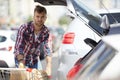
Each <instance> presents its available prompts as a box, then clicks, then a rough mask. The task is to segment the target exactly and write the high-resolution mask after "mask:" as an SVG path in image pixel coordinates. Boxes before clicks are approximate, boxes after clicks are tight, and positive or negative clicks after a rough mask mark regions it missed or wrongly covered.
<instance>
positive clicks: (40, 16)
mask: <svg viewBox="0 0 120 80" xmlns="http://www.w3.org/2000/svg"><path fill="white" fill-rule="evenodd" d="M46 18H47V17H46V14H45V13H44V12H42V13H38V12H37V11H36V12H34V23H35V25H37V26H40V27H41V26H43V24H44V22H45V21H46Z"/></svg>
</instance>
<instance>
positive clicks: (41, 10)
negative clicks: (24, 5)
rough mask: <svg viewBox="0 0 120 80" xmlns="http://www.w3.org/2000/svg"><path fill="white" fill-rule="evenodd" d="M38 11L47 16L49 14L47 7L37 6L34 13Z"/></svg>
mask: <svg viewBox="0 0 120 80" xmlns="http://www.w3.org/2000/svg"><path fill="white" fill-rule="evenodd" d="M36 11H37V12H38V13H42V12H44V13H45V14H47V10H46V8H45V7H42V6H40V5H37V6H36V7H35V9H34V12H36Z"/></svg>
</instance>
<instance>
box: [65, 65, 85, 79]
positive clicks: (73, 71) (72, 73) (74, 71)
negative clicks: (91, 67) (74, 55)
mask: <svg viewBox="0 0 120 80" xmlns="http://www.w3.org/2000/svg"><path fill="white" fill-rule="evenodd" d="M82 66H83V65H82V64H78V65H75V66H74V67H73V68H72V69H71V70H70V71H69V72H68V74H67V80H72V79H73V78H74V77H75V76H76V74H77V73H78V71H79V70H80V69H81V68H82Z"/></svg>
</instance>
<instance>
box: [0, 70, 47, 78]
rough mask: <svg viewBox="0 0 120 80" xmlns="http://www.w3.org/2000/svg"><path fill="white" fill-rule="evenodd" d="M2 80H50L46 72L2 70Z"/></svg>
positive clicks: (0, 76) (0, 72) (0, 73)
mask: <svg viewBox="0 0 120 80" xmlns="http://www.w3.org/2000/svg"><path fill="white" fill-rule="evenodd" d="M0 80H49V78H48V75H47V73H46V72H45V71H44V70H37V69H30V68H27V69H22V68H0Z"/></svg>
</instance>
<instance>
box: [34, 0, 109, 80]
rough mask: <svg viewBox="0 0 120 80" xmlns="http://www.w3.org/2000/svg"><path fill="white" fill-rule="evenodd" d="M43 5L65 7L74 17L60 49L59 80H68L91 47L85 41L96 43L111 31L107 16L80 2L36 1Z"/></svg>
mask: <svg viewBox="0 0 120 80" xmlns="http://www.w3.org/2000/svg"><path fill="white" fill-rule="evenodd" d="M34 1H35V2H39V3H41V4H43V5H49V6H50V5H63V6H66V8H67V9H68V11H70V13H71V14H72V15H73V16H72V18H73V17H74V19H73V21H72V22H71V23H70V24H69V26H68V29H67V31H66V32H65V34H64V36H63V39H62V43H61V45H60V48H59V52H58V58H59V67H58V70H57V73H58V74H57V75H58V76H57V80H66V75H67V73H68V71H69V70H70V69H71V67H72V66H73V65H74V63H75V62H76V61H77V60H78V59H79V58H80V57H81V58H82V57H84V56H85V54H87V53H88V52H89V51H90V50H91V47H90V46H88V45H86V44H85V43H84V39H86V38H92V39H93V40H95V41H96V42H98V41H99V40H100V39H101V36H103V35H106V34H107V33H108V31H109V23H108V19H107V16H103V17H101V16H100V15H99V14H98V13H96V12H95V11H93V10H91V9H89V8H88V7H87V6H85V5H84V4H82V3H81V2H79V0H34Z"/></svg>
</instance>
